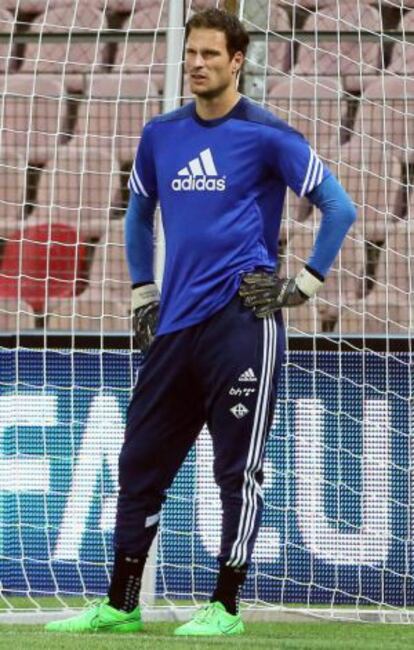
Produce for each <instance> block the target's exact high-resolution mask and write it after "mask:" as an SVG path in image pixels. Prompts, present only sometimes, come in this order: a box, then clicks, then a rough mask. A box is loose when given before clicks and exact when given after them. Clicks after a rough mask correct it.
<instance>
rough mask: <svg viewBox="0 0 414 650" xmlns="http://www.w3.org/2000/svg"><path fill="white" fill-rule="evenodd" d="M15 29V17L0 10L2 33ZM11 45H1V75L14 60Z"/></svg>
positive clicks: (4, 10) (0, 30)
mask: <svg viewBox="0 0 414 650" xmlns="http://www.w3.org/2000/svg"><path fill="white" fill-rule="evenodd" d="M12 29H13V15H12V14H11V13H10V12H9V11H6V9H2V8H0V32H2V33H10V32H11V31H12ZM11 47H12V46H11V43H7V42H6V43H0V74H2V73H4V72H6V71H7V69H8V68H9V65H11V62H12V61H14V59H13V58H12V57H11V55H12V50H11Z"/></svg>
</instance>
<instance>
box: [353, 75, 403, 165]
mask: <svg viewBox="0 0 414 650" xmlns="http://www.w3.org/2000/svg"><path fill="white" fill-rule="evenodd" d="M354 133H355V136H358V137H361V138H363V139H364V143H365V146H366V143H367V138H369V139H373V140H375V141H376V142H379V143H381V144H383V145H385V147H386V148H387V150H390V151H392V153H393V154H394V155H395V156H396V157H397V158H399V160H401V161H402V162H403V163H405V162H406V161H411V162H412V161H413V160H414V79H411V78H408V77H394V76H393V77H388V76H385V77H383V78H382V79H378V80H377V81H374V82H372V83H371V84H369V86H367V87H366V89H365V91H364V95H363V101H362V102H361V104H360V106H359V109H358V111H357V114H356V117H355V124H354Z"/></svg>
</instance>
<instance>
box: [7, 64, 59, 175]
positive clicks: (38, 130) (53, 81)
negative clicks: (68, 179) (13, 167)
mask: <svg viewBox="0 0 414 650" xmlns="http://www.w3.org/2000/svg"><path fill="white" fill-rule="evenodd" d="M0 95H1V96H0V111H1V115H2V124H1V127H2V128H1V130H0V148H1V151H2V152H3V153H5V152H7V151H11V152H16V151H17V152H19V153H20V154H21V155H22V156H23V157H24V158H25V160H27V161H30V162H31V163H33V164H37V165H42V164H45V162H46V160H47V159H48V158H50V157H51V156H52V155H53V153H54V151H55V150H56V147H57V146H58V145H60V144H62V143H63V142H64V141H65V140H67V136H66V134H65V129H66V124H67V113H66V110H67V105H66V101H65V98H64V96H63V94H62V87H61V83H60V82H59V80H58V78H57V77H55V76H49V75H34V74H27V75H25V74H14V75H7V76H4V77H1V76H0Z"/></svg>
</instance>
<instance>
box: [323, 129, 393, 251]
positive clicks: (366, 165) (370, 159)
mask: <svg viewBox="0 0 414 650" xmlns="http://www.w3.org/2000/svg"><path fill="white" fill-rule="evenodd" d="M331 153H332V151H331ZM333 159H334V160H335V159H336V160H337V161H338V164H337V165H335V164H334V163H331V164H330V167H331V169H332V170H333V171H335V172H336V173H337V175H338V177H339V179H340V181H341V183H342V184H343V186H344V188H345V189H346V190H347V192H348V193H349V195H350V196H352V199H353V201H354V202H355V204H356V206H357V208H358V222H359V227H360V228H362V229H363V232H364V237H365V239H367V240H368V241H370V242H383V241H384V238H385V234H386V231H387V228H388V226H389V224H390V223H391V222H396V221H397V220H398V218H401V217H402V216H403V215H402V214H401V205H402V201H401V194H402V192H403V189H404V188H403V184H402V181H401V165H400V162H399V161H398V159H397V158H396V157H395V156H394V155H393V154H392V152H390V151H389V150H388V148H387V147H384V144H383V143H380V142H376V141H374V140H371V139H369V138H360V137H358V136H354V137H352V138H351V140H349V142H348V143H346V144H345V145H343V146H342V147H341V150H340V151H339V152H338V157H337V158H335V156H333Z"/></svg>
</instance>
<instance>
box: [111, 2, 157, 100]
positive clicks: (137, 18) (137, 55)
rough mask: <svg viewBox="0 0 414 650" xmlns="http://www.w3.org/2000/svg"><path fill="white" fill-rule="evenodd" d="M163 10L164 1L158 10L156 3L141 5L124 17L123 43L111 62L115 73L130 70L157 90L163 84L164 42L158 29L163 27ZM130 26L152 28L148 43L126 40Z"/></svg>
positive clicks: (144, 28) (119, 45)
mask: <svg viewBox="0 0 414 650" xmlns="http://www.w3.org/2000/svg"><path fill="white" fill-rule="evenodd" d="M166 10H167V3H163V11H162V12H161V13H160V7H159V5H156V4H154V5H153V6H150V7H140V9H138V11H136V12H135V13H134V14H133V15H132V16H130V17H129V18H127V19H126V21H125V23H124V25H123V29H124V30H125V42H123V43H119V44H118V49H117V53H116V57H115V62H114V69H115V71H117V72H119V71H122V72H132V73H136V74H141V75H143V76H145V77H147V78H148V77H149V79H150V81H151V82H152V83H153V84H154V85H155V86H156V88H157V89H158V91H159V92H160V93H161V92H162V91H163V87H164V73H165V61H166V44H165V39H164V36H163V35H161V34H160V33H159V32H158V28H160V27H161V28H164V27H166V24H167V12H166ZM130 29H134V30H154V38H153V39H152V40H150V41H149V42H144V41H132V40H129V39H128V30H130Z"/></svg>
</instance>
